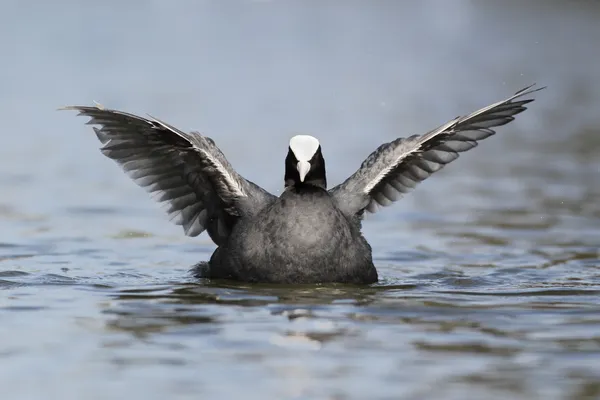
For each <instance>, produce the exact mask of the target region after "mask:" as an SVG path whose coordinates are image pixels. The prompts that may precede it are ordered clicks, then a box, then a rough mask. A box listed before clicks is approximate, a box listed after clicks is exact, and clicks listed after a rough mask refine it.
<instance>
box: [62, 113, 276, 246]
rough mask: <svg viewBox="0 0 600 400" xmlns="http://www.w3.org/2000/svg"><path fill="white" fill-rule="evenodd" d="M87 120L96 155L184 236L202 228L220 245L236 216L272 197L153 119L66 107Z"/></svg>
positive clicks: (205, 145)
mask: <svg viewBox="0 0 600 400" xmlns="http://www.w3.org/2000/svg"><path fill="white" fill-rule="evenodd" d="M63 109H67V110H76V111H79V115H84V116H87V117H90V118H91V119H90V121H89V122H88V123H87V124H89V125H99V128H96V127H94V128H93V129H94V131H95V132H96V136H98V139H99V140H100V142H101V143H102V145H103V146H102V147H101V152H102V154H104V155H105V156H106V157H108V158H110V159H112V160H114V161H116V162H117V164H119V165H120V166H121V168H122V169H123V170H124V171H125V173H126V174H127V175H128V176H129V177H130V178H131V179H133V181H134V182H135V183H137V184H138V185H139V186H141V187H143V188H145V189H146V190H147V191H148V192H150V193H151V194H152V197H154V199H155V200H157V201H158V202H159V203H162V204H164V205H166V207H167V212H168V214H169V216H170V217H171V220H173V221H174V222H175V223H176V224H178V225H182V226H183V230H184V232H185V234H186V235H188V236H197V235H199V234H200V233H202V232H203V231H204V230H207V231H208V233H209V235H210V237H211V239H212V240H213V241H214V242H215V243H216V244H217V245H220V244H222V243H223V242H224V240H225V239H226V238H227V237H228V235H229V233H230V231H231V229H232V228H233V225H234V224H235V222H236V221H237V219H238V218H239V217H241V216H244V215H247V214H252V213H253V212H256V211H258V210H260V209H261V208H262V207H264V206H265V205H266V204H268V203H269V202H270V201H271V200H272V199H273V198H274V196H273V195H271V194H269V193H268V192H266V191H265V190H263V189H261V188H260V187H259V186H257V185H255V184H254V183H252V182H250V181H248V180H246V179H244V178H243V177H241V176H240V175H239V174H238V173H237V172H236V171H235V170H234V169H233V168H232V166H231V165H230V164H229V162H228V161H227V159H226V158H225V156H224V155H223V153H222V152H221V150H219V148H218V147H217V146H216V145H215V142H214V141H213V140H212V139H210V138H208V137H206V136H202V135H201V134H199V133H196V132H192V133H185V132H182V131H180V130H178V129H176V128H174V127H172V126H170V125H168V124H166V123H165V122H162V121H160V120H158V119H156V118H152V117H149V118H148V119H146V118H142V117H138V116H136V115H133V114H128V113H125V112H121V111H116V110H109V109H104V108H103V107H101V106H97V107H85V106H71V107H65V108H63Z"/></svg>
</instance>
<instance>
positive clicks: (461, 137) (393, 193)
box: [330, 85, 544, 215]
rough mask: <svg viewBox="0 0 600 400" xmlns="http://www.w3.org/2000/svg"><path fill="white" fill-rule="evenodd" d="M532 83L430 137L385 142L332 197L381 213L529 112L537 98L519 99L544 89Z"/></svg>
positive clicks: (356, 209)
mask: <svg viewBox="0 0 600 400" xmlns="http://www.w3.org/2000/svg"><path fill="white" fill-rule="evenodd" d="M532 86H533V85H532ZM532 86H529V87H526V88H525V89H522V90H520V91H518V92H517V93H515V94H514V95H513V96H511V97H509V98H508V99H506V100H502V101H500V102H498V103H495V104H492V105H490V106H487V107H484V108H482V109H480V110H477V111H475V112H473V113H471V114H469V115H467V116H464V117H458V118H455V119H453V120H452V121H450V122H448V123H446V124H444V125H442V126H440V127H439V128H437V129H434V130H432V131H430V132H428V133H426V134H424V135H414V136H410V137H407V138H399V139H396V140H394V141H392V142H390V143H385V144H383V145H381V146H379V148H378V149H377V150H375V151H374V152H373V153H371V154H370V155H369V157H367V159H366V160H365V161H364V162H363V163H362V165H361V166H360V168H359V169H358V171H356V172H355V173H354V174H353V175H351V176H350V177H349V178H348V179H347V180H346V181H345V182H343V183H341V184H340V185H338V186H336V187H334V188H332V189H331V190H330V193H331V195H332V196H333V197H334V199H335V200H336V201H337V203H338V205H339V207H340V208H341V209H342V210H343V211H344V212H345V213H347V214H348V215H354V214H358V215H361V214H362V213H363V211H364V210H367V211H369V212H371V213H375V212H377V210H379V208H380V207H382V206H388V205H390V204H392V203H393V202H395V201H396V200H398V199H400V198H401V197H402V196H403V195H404V194H405V193H408V192H410V191H411V190H412V189H414V188H415V186H416V185H417V184H418V183H419V182H421V181H423V180H425V179H427V178H428V177H429V176H431V174H433V173H434V172H436V171H439V170H440V169H442V168H443V167H444V166H445V165H446V164H448V163H450V162H452V161H454V160H455V159H457V158H458V155H459V153H461V152H464V151H467V150H470V149H472V148H474V147H475V146H477V142H478V141H479V140H483V139H485V138H487V137H489V136H492V135H493V134H494V133H495V131H494V130H492V129H491V128H494V127H497V126H501V125H505V124H507V123H509V122H511V121H512V120H514V116H515V115H517V114H519V113H521V112H523V111H525V110H526V107H525V105H526V104H527V103H530V102H532V101H533V99H525V100H519V99H521V98H522V97H524V96H527V95H530V94H532V93H534V92H537V91H538V90H542V89H544V88H540V89H531V88H532Z"/></svg>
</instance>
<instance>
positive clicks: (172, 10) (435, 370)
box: [0, 0, 600, 400]
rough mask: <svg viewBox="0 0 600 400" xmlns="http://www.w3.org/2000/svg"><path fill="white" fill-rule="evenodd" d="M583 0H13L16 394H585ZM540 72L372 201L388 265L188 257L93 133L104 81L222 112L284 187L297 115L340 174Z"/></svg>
mask: <svg viewBox="0 0 600 400" xmlns="http://www.w3.org/2000/svg"><path fill="white" fill-rule="evenodd" d="M599 17H600V6H599V4H598V2H594V1H576V2H575V1H570V2H566V1H530V2H519V1H505V2H492V1H488V2H474V1H466V0H465V1H454V2H451V5H450V2H445V1H423V2H418V3H417V2H414V3H411V4H410V5H409V4H408V3H406V2H392V1H388V2H386V1H381V2H358V1H349V2H344V3H343V4H342V2H323V3H318V4H317V3H316V2H308V1H305V2H300V1H287V0H279V1H241V0H240V1H236V2H222V1H216V0H215V1H198V2H191V1H189V2H183V1H182V2H170V3H169V2H162V1H151V2H143V3H140V2H127V3H121V2H115V1H102V2H75V1H69V0H62V1H58V2H52V3H49V2H29V3H28V6H27V7H26V6H25V4H24V3H20V2H6V3H4V5H3V6H2V12H0V50H1V51H2V55H3V57H2V59H3V62H2V63H0V105H1V107H0V116H1V117H2V121H3V129H2V133H1V135H2V146H0V288H1V289H3V290H1V291H0V294H1V295H2V296H0V320H1V321H2V322H1V323H0V337H1V338H2V341H1V344H0V360H1V362H0V387H1V388H2V389H1V391H2V395H1V397H2V398H6V399H42V398H43V399H50V398H51V399H81V398H86V399H114V398H118V397H120V396H122V397H125V398H131V399H134V398H135V399H137V398H140V399H142V398H143V399H147V400H150V399H165V398H167V399H187V398H207V399H212V398H245V399H397V398H404V399H423V398H427V399H438V398H439V399H442V398H443V399H466V398H469V399H471V398H473V399H475V398H485V399H506V398H522V399H563V398H564V399H566V398H569V399H592V398H600V254H599V250H598V249H599V245H600V117H599V114H598V112H597V110H598V109H600V99H599V93H600V79H598V78H599V77H600V76H599V72H598V71H600V56H599V53H598V51H597V43H598V39H599V38H600V27H599V25H598V23H597V20H598V18H599ZM532 82H538V83H540V84H543V85H548V86H549V88H548V89H547V90H545V91H543V92H541V93H539V94H538V95H537V99H538V100H537V101H536V102H534V103H533V104H532V105H531V106H530V110H528V111H526V112H525V113H524V114H522V115H520V116H519V117H518V119H517V121H516V122H513V123H511V124H509V125H507V126H505V127H502V128H501V129H500V130H499V134H498V135H496V136H494V137H492V138H490V139H487V140H486V141H485V142H482V143H481V144H480V146H479V147H478V148H477V149H474V150H472V151H470V152H469V153H465V154H464V155H463V156H461V157H460V159H458V160H457V161H455V162H454V163H452V164H451V165H450V166H448V167H447V168H445V169H444V170H442V171H440V172H438V173H436V174H435V176H433V177H431V178H429V179H428V180H427V181H425V182H424V183H422V184H421V185H420V186H419V187H418V189H417V190H416V191H414V192H413V193H412V194H410V195H409V196H407V197H406V198H405V199H403V200H402V201H400V202H398V203H397V204H395V205H394V206H392V207H388V208H386V209H385V210H383V211H382V212H380V213H378V214H375V215H373V216H370V217H369V218H368V219H367V221H366V222H365V223H364V231H365V234H366V236H367V238H368V240H369V241H370V243H371V244H372V246H373V249H374V256H375V262H376V265H377V268H378V270H379V274H380V277H381V280H380V282H379V283H378V284H376V285H372V286H367V287H364V286H362V287H360V286H346V285H333V286H299V287H298V286H296V287H294V286H261V285H245V284H238V283H231V282H210V281H198V280H195V279H193V278H192V277H191V276H190V274H189V273H188V271H189V269H190V268H191V267H192V266H193V265H194V264H196V263H197V262H200V261H205V260H207V259H208V258H209V257H210V254H211V253H212V251H213V249H214V245H213V244H212V243H211V242H210V239H209V238H208V235H202V236H201V237H198V238H186V237H185V236H184V235H183V232H182V231H181V228H180V227H177V226H174V225H171V224H170V222H169V221H168V220H167V217H166V215H165V213H164V212H163V210H161V208H160V207H159V206H158V205H156V204H155V203H153V201H152V200H151V199H150V198H149V197H148V196H147V195H146V193H145V192H144V191H143V190H141V189H140V188H138V187H137V186H135V185H134V184H133V183H132V182H131V181H130V180H129V179H128V178H127V177H126V176H125V175H124V174H123V173H122V172H121V171H120V170H119V168H118V167H117V166H116V165H115V164H113V163H112V162H111V161H110V160H108V159H106V158H104V157H103V156H102V155H101V154H100V152H99V151H98V150H97V148H98V145H99V143H98V142H97V139H96V138H95V136H94V135H93V132H92V131H91V129H90V127H87V126H84V125H83V123H84V122H85V119H82V118H75V117H74V115H73V113H72V112H57V111H55V110H56V108H58V107H60V106H63V105H67V104H92V101H93V100H96V101H99V102H101V103H103V104H104V105H106V106H107V107H111V108H119V109H124V110H127V111H130V112H135V113H140V114H142V115H143V114H145V113H149V114H152V115H154V116H157V117H159V118H161V119H164V120H166V121H169V122H170V123H172V124H173V125H175V126H178V127H180V128H181V129H186V130H191V129H197V130H200V131H202V132H204V133H205V134H207V135H209V136H211V137H213V138H214V139H215V140H216V142H217V144H218V145H219V146H220V147H221V149H222V150H223V152H224V153H225V154H226V155H227V157H228V158H229V160H230V161H231V162H232V163H233V165H234V166H235V167H236V168H237V169H238V170H239V171H240V172H241V173H242V174H243V175H244V176H245V177H247V178H249V179H251V180H253V181H254V182H256V183H258V184H260V185H262V186H263V187H265V188H266V189H268V190H270V191H271V192H273V193H279V192H280V191H281V188H282V184H283V160H284V157H285V153H286V151H287V141H288V140H289V137H290V136H291V135H293V134H296V133H298V132H303V133H309V134H312V135H315V136H317V137H319V138H320V140H321V143H322V145H323V150H324V153H325V157H326V159H327V166H328V173H329V181H330V182H331V184H337V183H338V182H340V181H341V180H342V179H344V178H345V177H346V176H347V175H348V174H350V173H352V172H353V171H354V170H355V169H356V168H357V167H358V166H359V165H360V162H361V161H362V160H363V159H364V158H365V157H366V156H367V155H368V154H369V153H370V152H371V151H372V150H373V149H375V148H376V147H377V146H378V145H379V144H381V143H383V142H385V141H389V140H392V139H394V138H396V137H398V136H408V135H411V134H414V133H422V132H425V131H426V130H428V129H431V128H433V127H436V126H438V125H440V124H441V123H443V122H446V121H447V120H449V119H451V118H453V117H455V116H457V115H460V114H464V113H467V112H470V111H473V110H475V109H477V108H479V107H482V106H485V105H487V104H489V103H491V102H494V101H496V100H499V99H501V98H503V97H505V96H508V95H510V94H512V93H513V92H515V91H516V90H518V89H520V88H522V87H524V86H526V85H528V84H530V83H532Z"/></svg>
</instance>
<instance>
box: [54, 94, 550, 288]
mask: <svg viewBox="0 0 600 400" xmlns="http://www.w3.org/2000/svg"><path fill="white" fill-rule="evenodd" d="M537 90H541V89H532V87H531V86H530V87H527V88H525V89H523V90H520V91H519V92H517V93H516V94H515V95H514V96H511V97H510V98H508V99H506V100H503V101H500V102H498V103H495V104H492V105H490V106H488V107H485V108H482V109H480V110H478V111H476V112H474V113H472V114H469V115H467V116H464V117H458V118H455V119H454V120H452V121H450V122H448V123H446V124H444V125H442V126H440V127H438V128H437V129H434V130H432V131H430V132H428V133H426V134H424V135H420V136H419V135H414V136H409V137H407V138H399V139H396V140H394V141H392V142H390V143H385V144H383V145H381V146H379V148H377V150H375V151H374V152H373V153H371V155H369V157H367V159H366V160H365V161H364V162H363V163H362V165H361V166H360V168H359V169H358V170H357V171H356V172H355V173H354V174H353V175H352V176H350V177H349V178H348V179H347V180H346V181H344V182H343V183H341V184H340V185H338V186H335V187H334V188H332V189H330V190H327V179H326V171H325V160H324V157H323V153H322V149H321V146H320V144H319V143H318V141H317V140H316V139H315V138H313V137H311V136H305V135H299V136H295V137H294V138H292V140H291V141H290V148H289V150H288V154H287V157H286V159H285V175H284V187H285V189H284V191H283V192H282V194H281V195H280V196H279V197H276V196H274V195H272V194H270V193H268V192H267V191H265V190H264V189H262V188H260V187H259V186H258V185H256V184H254V183H252V182H250V181H249V180H247V179H245V178H243V177H242V176H240V175H239V174H238V173H237V172H236V171H235V170H234V169H233V167H232V166H231V165H230V164H229V162H228V161H227V159H226V158H225V156H224V155H223V153H222V152H221V151H220V150H219V148H218V147H217V146H216V144H215V143H214V141H213V140H212V139H210V138H208V137H206V136H203V135H201V134H200V133H197V132H191V133H185V132H182V131H180V130H178V129H176V128H174V127H172V126H171V125H168V124H167V123H165V122H162V121H160V120H158V119H156V118H152V117H149V118H142V117H139V116H136V115H133V114H128V113H125V112H121V111H116V110H109V109H105V108H103V107H86V106H73V107H66V109H71V110H77V111H79V112H80V114H81V115H85V116H88V117H91V120H90V121H89V122H88V123H89V124H93V125H99V128H96V127H95V128H94V131H95V132H96V135H97V136H98V139H99V140H100V142H101V143H102V145H103V146H102V147H101V151H102V153H103V154H104V155H105V156H107V157H108V158H110V159H112V160H114V161H116V162H117V163H118V164H119V165H120V166H121V167H122V169H123V170H124V171H125V172H126V173H127V174H128V175H129V176H130V177H131V178H132V179H133V180H134V181H135V182H136V183H137V184H138V185H140V186H142V187H144V188H145V189H146V190H148V191H149V192H150V193H152V195H153V197H154V198H155V199H156V200H157V201H159V202H161V203H164V204H166V205H167V207H168V208H167V212H168V213H169V215H170V216H171V218H172V219H173V220H174V222H175V223H177V224H179V225H182V227H183V229H184V232H185V234H186V235H188V236H197V235H199V234H200V233H202V232H203V231H204V230H206V231H208V234H209V235H210V237H211V239H212V240H213V242H214V243H215V244H216V245H217V249H216V250H215V252H214V253H213V255H212V257H211V259H210V261H209V263H208V269H207V270H206V271H205V272H204V274H205V275H204V276H206V277H209V278H227V279H235V280H241V281H247V282H270V283H325V282H343V283H373V282H376V281H377V279H378V277H377V271H376V269H375V266H374V265H373V261H372V254H371V247H370V246H369V244H368V243H367V241H366V240H365V238H364V237H363V235H362V233H361V232H360V227H361V219H362V216H363V214H364V212H365V211H367V212H376V211H378V210H379V208H380V207H381V206H388V205H390V204H392V203H393V202H395V201H396V200H398V199H400V198H401V197H402V196H403V195H404V194H406V193H408V192H410V191H411V190H412V189H414V188H415V187H416V185H417V184H418V183H419V182H421V181H423V180H424V179H426V178H428V177H429V176H430V175H431V174H433V173H434V172H436V171H438V170H440V169H441V168H443V167H444V166H445V165H446V164H448V163H450V162H452V161H453V160H455V159H456V158H458V156H459V153H461V152H464V151H467V150H469V149H472V148H473V147H475V146H477V142H478V141H480V140H483V139H485V138H487V137H489V136H491V135H493V134H494V133H495V131H494V130H492V128H495V127H498V126H501V125H505V124H507V123H509V122H510V121H512V120H514V116H515V115H517V114H519V113H521V112H523V111H524V110H525V109H526V107H525V105H526V104H528V103H530V102H531V101H533V99H524V100H523V99H522V98H523V97H525V96H527V95H530V94H532V93H534V92H536V91H537ZM519 99H521V100H519Z"/></svg>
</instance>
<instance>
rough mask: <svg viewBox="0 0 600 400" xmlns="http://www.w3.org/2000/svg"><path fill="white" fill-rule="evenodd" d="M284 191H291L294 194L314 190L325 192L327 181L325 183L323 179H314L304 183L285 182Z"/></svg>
mask: <svg viewBox="0 0 600 400" xmlns="http://www.w3.org/2000/svg"><path fill="white" fill-rule="evenodd" d="M285 189H286V190H289V189H292V190H294V191H296V192H314V191H316V190H327V181H325V180H324V179H315V180H310V181H304V182H296V181H292V180H286V181H285Z"/></svg>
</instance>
